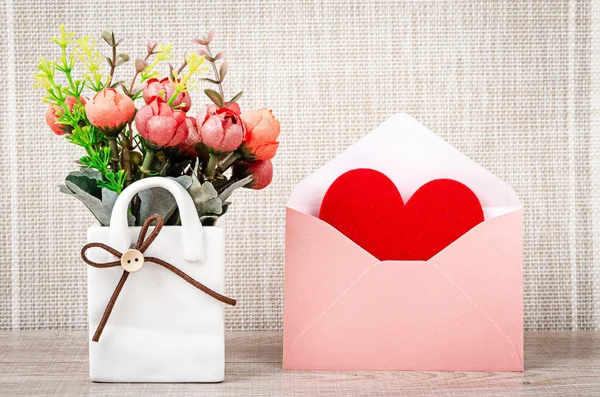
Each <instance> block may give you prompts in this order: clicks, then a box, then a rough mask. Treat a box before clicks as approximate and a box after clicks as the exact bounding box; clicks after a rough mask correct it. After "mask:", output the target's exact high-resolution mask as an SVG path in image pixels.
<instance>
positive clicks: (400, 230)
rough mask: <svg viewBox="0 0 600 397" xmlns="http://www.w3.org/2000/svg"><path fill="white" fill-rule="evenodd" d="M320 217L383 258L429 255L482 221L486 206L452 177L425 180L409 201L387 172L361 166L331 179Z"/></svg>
mask: <svg viewBox="0 0 600 397" xmlns="http://www.w3.org/2000/svg"><path fill="white" fill-rule="evenodd" d="M319 218H320V219H322V220H324V221H325V222H327V223H329V224H330V225H332V226H333V227H335V228H336V229H338V230H339V231H340V232H342V233H343V234H344V235H346V236H347V237H348V238H350V239H351V240H352V241H354V242H355V243H356V244H358V245H360V246H361V247H362V248H364V249H365V250H367V251H368V252H370V253H371V254H372V255H373V256H375V257H376V258H377V259H379V260H428V259H430V258H431V257H433V256H434V255H435V254H437V253H438V252H440V251H441V250H443V249H444V248H445V247H447V246H448V245H449V244H451V243H452V242H453V241H455V240H456V239H457V238H459V237H460V236H462V235H463V234H465V233H466V232H467V231H469V230H470V229H471V228H473V227H474V226H475V225H477V224H478V223H480V222H483V209H482V208H481V203H480V202H479V200H478V199H477V196H475V194H474V193H473V191H471V189H469V188H468V187H467V186H465V185H463V184H462V183H460V182H457V181H455V180H452V179H436V180H433V181H430V182H427V183H426V184H424V185H423V186H421V187H420V188H419V189H418V190H417V191H416V192H415V194H413V196H412V197H411V198H410V199H409V200H408V202H407V203H406V205H405V204H404V200H403V199H402V196H401V195H400V192H398V188H397V187H396V185H394V183H393V182H392V181H391V180H390V179H389V178H388V177H387V176H385V175H384V174H382V173H381V172H379V171H375V170H371V169H366V168H361V169H356V170H352V171H348V172H346V173H345V174H343V175H341V176H340V177H338V178H337V179H336V180H335V181H334V182H333V183H332V184H331V186H330V187H329V189H328V190H327V193H325V197H324V198H323V202H322V203H321V211H320V214H319Z"/></svg>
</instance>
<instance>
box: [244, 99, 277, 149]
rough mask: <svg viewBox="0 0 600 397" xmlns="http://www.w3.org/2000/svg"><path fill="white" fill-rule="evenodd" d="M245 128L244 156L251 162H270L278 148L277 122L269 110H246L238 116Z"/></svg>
mask: <svg viewBox="0 0 600 397" xmlns="http://www.w3.org/2000/svg"><path fill="white" fill-rule="evenodd" d="M240 117H241V119H242V121H243V122H244V124H245V126H246V138H245V140H244V149H245V152H246V153H245V154H246V156H248V157H251V158H252V159H253V160H270V159H272V158H273V157H275V152H276V151H277V147H278V146H279V142H277V137H278V136H279V121H278V120H277V119H276V118H275V117H274V116H273V112H272V111H271V110H269V109H265V108H263V109H259V110H248V111H246V112H244V113H242V114H241V115H240Z"/></svg>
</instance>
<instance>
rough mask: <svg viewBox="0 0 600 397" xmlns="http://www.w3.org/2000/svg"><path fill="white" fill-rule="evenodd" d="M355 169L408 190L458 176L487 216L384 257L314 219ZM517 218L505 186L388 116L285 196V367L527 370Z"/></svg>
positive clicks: (414, 126) (420, 130) (404, 118)
mask: <svg viewBox="0 0 600 397" xmlns="http://www.w3.org/2000/svg"><path fill="white" fill-rule="evenodd" d="M355 168H373V169H376V170H378V171H381V172H383V173H385V174H386V175H387V176H388V177H390V179H392V180H393V181H394V183H395V184H396V186H398V189H399V191H400V193H401V194H402V196H403V197H404V199H405V200H407V199H408V198H409V197H410V196H411V195H412V193H414V192H415V191H416V190H417V189H418V188H419V187H420V186H421V185H423V184H424V183H426V182H428V181H429V180H432V179H436V178H452V179H456V180H458V181H460V182H462V183H464V184H466V185H467V186H469V187H470V188H471V189H472V190H473V191H474V192H475V194H476V195H477V196H478V197H479V199H480V201H481V203H482V206H483V208H484V214H485V219H486V220H485V221H484V222H483V223H481V224H479V225H477V226H476V227H475V228H473V229H471V230H470V231H469V232H467V233H466V234H465V235H463V236H462V237H460V238H459V239H458V240H456V241H454V242H453V243H452V244H451V245H449V246H448V247H446V248H445V249H444V250H442V251H441V252H439V253H438V254H437V255H435V256H434V257H433V258H431V259H430V260H428V261H379V260H378V259H376V258H375V257H373V256H372V255H371V254H369V253H368V252H367V251H365V250H364V249H362V248H361V247H359V246H358V245H357V244H355V243H354V242H353V241H351V240H350V239H348V238H347V237H346V236H344V235H343V234H342V233H340V232H338V231H337V230H336V229H335V228H333V227H332V226H330V225H329V224H327V223H325V222H323V221H321V220H320V219H318V217H317V214H318V210H319V206H320V202H321V200H322V198H323V195H324V194H325V191H326V190H327V188H328V187H329V185H330V184H331V183H332V182H333V181H334V180H335V179H336V178H337V177H338V176H339V175H341V174H342V173H344V172H346V171H348V170H351V169H355ZM407 170H408V171H407ZM348 215H349V216H351V214H348ZM521 224H522V207H521V204H520V202H519V200H518V197H517V195H516V193H515V192H514V190H513V189H511V188H510V186H508V185H507V184H506V183H505V182H503V181H502V180H500V179H499V178H497V177H496V176H494V175H493V174H491V173H490V172H489V171H487V170H485V169H484V168H482V167H481V166H479V165H478V164H477V163H475V162H473V161H472V160H471V159H469V158H468V157H466V156H464V155H463V154H462V153H460V152H459V151H458V150H456V149H455V148H453V147H452V146H451V145H449V144H448V143H447V142H445V141H444V140H442V139H441V138H439V137H437V136H436V135H435V134H434V133H432V132H431V131H430V130H428V129H427V128H426V127H424V126H423V125H421V124H420V123H418V122H417V121H416V120H414V119H413V118H412V117H410V116H408V115H396V116H393V117H392V118H391V119H389V120H388V121H386V122H385V123H383V124H382V125H381V126H379V127H378V128H376V129H375V130H374V131H373V132H371V133H370V134H368V135H367V136H365V137H364V138H362V139H361V140H360V141H359V142H357V143H356V144H355V145H353V146H352V147H350V148H349V149H348V150H346V151H345V152H344V153H342V154H340V155H339V156H337V157H336V158H335V159H334V160H332V161H331V162H330V163H328V164H326V165H325V166H324V167H322V168H321V169H319V170H318V171H316V172H315V173H313V174H311V175H310V176H308V177H307V178H306V179H304V180H303V181H302V182H300V183H299V184H298V185H297V187H296V188H295V189H294V191H293V193H292V195H291V197H290V200H289V202H288V208H287V225H286V260H285V287H284V299H285V300H284V337H283V338H284V339H283V344H284V346H283V368H284V369H328V370H332V369H342V370H447V371H454V370H461V371H523V368H524V364H523V293H522V279H523V274H522V232H521V230H522V229H521Z"/></svg>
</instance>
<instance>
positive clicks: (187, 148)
mask: <svg viewBox="0 0 600 397" xmlns="http://www.w3.org/2000/svg"><path fill="white" fill-rule="evenodd" d="M185 124H186V125H187V129H188V136H187V138H185V140H184V141H183V142H181V143H180V144H179V152H180V153H181V154H183V155H184V156H187V157H198V152H196V149H195V146H196V144H197V143H200V142H201V140H200V133H199V132H198V128H197V127H196V119H194V118H193V117H186V119H185Z"/></svg>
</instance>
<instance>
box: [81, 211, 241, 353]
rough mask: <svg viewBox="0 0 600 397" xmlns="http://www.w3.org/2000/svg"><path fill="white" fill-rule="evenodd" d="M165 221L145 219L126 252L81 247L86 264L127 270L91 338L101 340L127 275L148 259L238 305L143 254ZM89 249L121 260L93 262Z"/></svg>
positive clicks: (96, 245)
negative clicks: (149, 231)
mask: <svg viewBox="0 0 600 397" xmlns="http://www.w3.org/2000/svg"><path fill="white" fill-rule="evenodd" d="M154 221H156V226H155V227H154V229H153V230H152V232H151V233H150V235H149V236H148V238H146V233H147V232H148V228H149V227H150V225H151V224H152V223H153V222H154ZM163 224H164V221H163V219H162V217H161V216H160V215H153V216H151V217H149V218H148V219H147V220H146V222H144V225H143V226H142V229H141V230H140V234H139V237H138V241H137V243H136V245H135V247H134V248H132V249H129V250H127V251H125V252H124V253H121V252H119V251H117V250H116V249H114V248H112V247H110V246H108V245H106V244H102V243H89V244H86V245H85V246H84V247H83V248H82V249H81V258H82V259H83V261H84V262H85V263H87V264H88V265H90V266H92V267H95V268H100V269H104V268H109V267H116V266H122V267H123V269H124V270H123V274H122V275H121V279H120V280H119V283H118V284H117V286H116V288H115V290H114V292H113V294H112V296H111V297H110V300H109V301H108V304H107V305H106V309H105V310H104V314H103V315H102V319H101V320H100V324H98V328H96V332H95V333H94V337H93V338H92V341H94V342H98V341H99V340H100V335H102V331H103V330H104V327H105V326H106V323H107V322H108V318H109V317H110V314H111V312H112V310H113V307H114V306H115V302H116V301H117V298H118V297H119V294H120V293H121V290H122V289H123V286H124V285H125V282H126V281H127V278H128V277H129V274H130V273H134V272H136V271H138V270H140V269H141V267H142V266H143V264H144V263H145V262H152V263H155V264H157V265H159V266H162V267H163V268H165V269H167V270H169V271H171V272H173V273H174V274H175V275H177V276H179V277H180V278H182V279H183V280H185V281H187V282H188V283H189V284H191V285H193V286H194V287H196V288H198V289H199V290H200V291H202V292H204V293H205V294H207V295H209V296H211V297H212V298H214V299H216V300H218V301H220V302H223V303H226V304H228V305H231V306H235V304H236V300H235V299H231V298H228V297H226V296H224V295H221V294H219V293H218V292H216V291H214V290H212V289H210V288H208V287H207V286H205V285H204V284H202V283H199V282H198V281H196V280H194V279H193V278H192V277H190V276H189V275H188V274H186V273H184V272H183V271H181V270H179V269H178V268H177V267H175V266H173V265H171V264H170V263H168V262H165V261H163V260H162V259H158V258H154V257H151V256H144V252H145V251H146V250H147V249H148V247H149V246H150V245H151V244H152V242H153V241H154V240H155V239H156V237H157V236H158V234H159V233H160V230H161V229H162V227H163ZM90 248H102V249H103V250H105V251H107V252H108V253H110V254H112V255H114V256H116V257H117V258H119V260H117V261H113V262H105V263H98V262H94V261H92V260H90V259H89V258H88V257H87V251H88V250H89V249H90Z"/></svg>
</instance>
